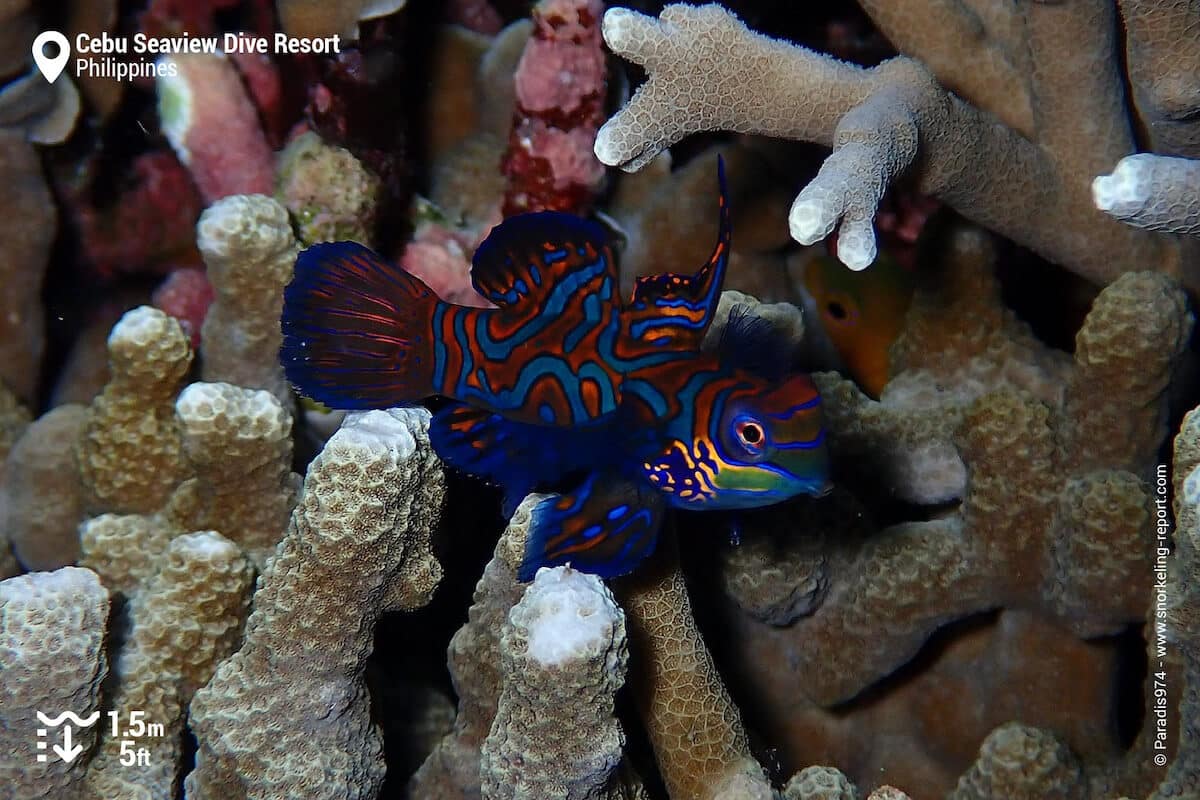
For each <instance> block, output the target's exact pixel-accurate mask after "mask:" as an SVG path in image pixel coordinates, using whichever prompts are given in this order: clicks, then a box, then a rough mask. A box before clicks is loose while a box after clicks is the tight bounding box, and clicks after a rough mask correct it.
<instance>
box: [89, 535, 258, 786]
mask: <svg viewBox="0 0 1200 800" xmlns="http://www.w3.org/2000/svg"><path fill="white" fill-rule="evenodd" d="M157 567H158V571H157V572H156V573H155V575H154V576H153V577H151V578H150V579H149V581H148V582H147V583H146V585H145V586H144V587H143V588H142V589H141V591H139V592H138V593H137V594H136V595H135V596H134V598H133V601H132V603H131V604H130V608H129V609H128V614H129V619H130V630H129V633H128V634H127V636H126V638H125V643H124V646H123V647H122V648H121V653H120V656H119V658H118V659H117V660H116V662H115V663H114V665H113V676H114V678H115V681H116V683H115V685H116V686H117V690H116V692H114V693H113V695H112V696H111V697H110V698H109V704H110V705H111V707H112V708H114V709H118V710H119V712H121V713H128V711H129V710H137V711H141V712H143V714H144V716H145V720H147V721H148V722H150V723H155V724H161V725H163V726H164V731H165V732H164V733H163V734H162V735H161V736H157V737H152V738H147V739H144V740H142V741H140V742H139V745H141V746H145V747H147V749H148V752H149V754H150V755H149V763H148V765H146V766H145V767H144V768H141V769H128V768H127V765H126V764H124V763H122V751H121V746H122V745H121V742H122V741H123V740H122V739H119V738H115V737H113V736H111V735H109V734H108V732H107V731H105V733H104V734H103V735H102V737H101V742H100V746H99V749H98V750H97V752H96V754H95V756H94V757H93V758H92V760H91V763H90V764H89V766H88V775H87V788H88V791H89V792H90V793H91V795H92V796H93V797H97V798H100V797H113V798H116V797H121V798H129V800H141V799H144V800H157V799H158V798H162V797H171V796H173V795H175V794H176V791H177V788H178V783H179V768H180V759H181V756H182V747H183V727H184V712H185V710H186V708H187V705H188V703H189V702H190V701H191V699H192V695H193V694H195V692H196V690H197V689H198V688H199V687H201V686H203V685H204V684H205V683H207V682H208V680H209V679H210V678H211V677H212V674H213V671H214V670H215V669H216V666H217V664H218V663H219V662H220V661H221V660H222V659H224V658H226V657H227V656H228V655H229V654H230V653H231V652H232V651H233V649H234V648H235V647H236V646H237V643H238V640H239V638H240V636H241V631H242V623H243V622H244V621H245V618H246V612H247V611H248V610H249V605H250V589H251V587H252V585H253V580H254V570H253V568H252V567H251V565H250V562H249V561H248V560H247V559H246V557H245V556H244V555H243V554H242V552H241V550H239V549H238V547H237V545H235V544H233V543H232V542H230V541H229V540H228V539H225V538H224V537H222V536H221V535H220V534H217V533H214V532H202V533H191V534H185V535H183V536H179V537H177V538H176V539H174V540H173V541H172V542H171V544H170V545H169V546H168V547H167V549H166V552H165V553H163V555H162V557H161V558H160V559H159V560H158V562H157Z"/></svg>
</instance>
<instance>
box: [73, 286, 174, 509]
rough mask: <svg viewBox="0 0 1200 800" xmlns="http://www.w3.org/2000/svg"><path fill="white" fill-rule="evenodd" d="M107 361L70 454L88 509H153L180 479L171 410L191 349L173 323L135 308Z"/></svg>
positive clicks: (115, 334)
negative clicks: (74, 458) (97, 393)
mask: <svg viewBox="0 0 1200 800" xmlns="http://www.w3.org/2000/svg"><path fill="white" fill-rule="evenodd" d="M108 356H109V368H110V370H111V377H110V379H109V382H108V384H107V385H106V386H105V387H104V391H103V392H102V393H101V395H100V396H99V397H98V398H96V399H95V400H94V401H93V402H92V406H91V408H90V409H89V410H88V419H87V424H86V428H85V430H84V435H83V438H82V439H81V440H80V442H79V445H78V447H77V451H76V452H77V458H78V462H79V474H80V476H81V478H82V480H83V484H84V487H85V489H86V490H87V493H88V505H89V507H90V508H92V509H105V510H110V511H118V512H126V513H128V512H134V513H146V512H150V511H154V510H156V509H157V508H159V507H161V506H162V504H163V503H164V502H166V499H167V497H168V496H169V495H170V493H171V491H172V490H173V489H174V488H175V485H176V484H178V483H179V481H180V480H182V479H183V477H184V475H186V474H187V465H186V463H185V462H184V458H183V444H182V442H181V440H180V437H179V431H178V429H177V427H176V425H175V413H174V404H175V395H176V394H177V393H178V392H179V389H180V386H181V385H182V383H183V380H184V377H185V376H186V375H187V372H188V369H189V368H190V367H191V364H192V350H191V347H190V346H189V344H188V338H187V336H185V335H184V333H183V329H182V328H181V327H180V326H179V323H178V322H177V321H176V320H175V319H173V318H171V317H168V316H167V315H166V314H164V313H163V312H161V311H159V310H158V309H154V308H150V307H148V306H141V307H139V308H136V309H134V310H133V311H130V312H129V313H127V314H126V315H125V316H123V317H122V318H121V321H120V322H118V323H117V324H116V326H115V327H113V330H112V333H111V334H110V335H109V337H108Z"/></svg>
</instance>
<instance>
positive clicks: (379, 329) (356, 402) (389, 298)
mask: <svg viewBox="0 0 1200 800" xmlns="http://www.w3.org/2000/svg"><path fill="white" fill-rule="evenodd" d="M438 302H439V301H438V298H437V295H436V294H434V292H433V291H432V290H431V289H430V288H429V287H428V286H426V285H425V284H424V283H422V282H421V280H420V279H418V278H416V277H414V276H412V275H410V274H408V273H407V272H405V271H404V270H403V269H401V268H400V267H398V266H396V265H394V264H391V263H389V262H388V261H386V260H384V259H383V258H382V257H381V256H379V255H378V254H377V253H375V252H373V251H371V250H370V249H368V248H366V247H363V246H362V245H360V244H357V243H355V242H327V243H323V244H315V245H313V246H312V247H309V248H308V249H306V250H304V251H303V252H301V253H300V255H299V256H298V257H297V258H296V272H295V275H294V276H293V277H292V282H291V283H289V284H288V286H287V289H286V290H284V294H283V317H282V321H281V326H282V328H283V347H282V348H281V350H280V360H281V362H282V363H283V370H284V372H285V373H286V374H287V377H288V380H289V381H291V382H292V383H293V384H294V385H295V387H296V389H297V391H299V392H300V393H301V394H303V395H305V396H307V397H311V398H312V399H314V400H318V401H320V402H321V403H324V404H325V405H327V406H329V407H330V408H345V409H370V408H390V407H392V406H397V405H401V404H404V403H415V402H417V401H419V400H422V399H424V398H426V397H428V396H429V395H431V394H433V391H434V390H433V371H434V347H433V345H434V343H433V324H432V318H433V313H434V310H435V309H436V307H437V304H438Z"/></svg>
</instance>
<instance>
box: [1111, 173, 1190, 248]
mask: <svg viewBox="0 0 1200 800" xmlns="http://www.w3.org/2000/svg"><path fill="white" fill-rule="evenodd" d="M1092 197H1093V199H1094V200H1095V202H1096V207H1097V208H1099V209H1100V210H1101V211H1104V212H1106V213H1107V214H1109V215H1110V216H1112V217H1115V218H1116V219H1119V220H1121V221H1122V222H1125V223H1127V224H1129V225H1132V226H1134V227H1135V228H1143V229H1145V230H1148V231H1165V232H1167V233H1182V234H1186V235H1191V236H1200V161H1193V160H1191V159H1187V158H1171V157H1168V156H1156V155H1153V154H1150V153H1139V154H1137V155H1134V156H1126V157H1125V158H1122V159H1121V160H1120V161H1119V162H1118V163H1117V166H1116V168H1115V169H1114V170H1113V171H1112V174H1111V175H1101V176H1100V177H1098V178H1096V180H1094V181H1093V182H1092Z"/></svg>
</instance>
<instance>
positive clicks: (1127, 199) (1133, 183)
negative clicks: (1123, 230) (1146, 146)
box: [1092, 155, 1148, 214]
mask: <svg viewBox="0 0 1200 800" xmlns="http://www.w3.org/2000/svg"><path fill="white" fill-rule="evenodd" d="M1142 160H1143V157H1142V156H1141V155H1135V156H1126V157H1125V158H1123V159H1121V160H1120V161H1119V162H1117V166H1116V169H1114V170H1113V171H1112V174H1111V175H1100V176H1099V177H1097V178H1096V179H1095V180H1093V181H1092V201H1093V202H1094V203H1095V204H1096V208H1098V209H1100V210H1101V211H1106V212H1108V213H1110V214H1128V213H1130V212H1132V211H1134V210H1136V209H1137V208H1140V207H1141V206H1142V205H1143V204H1144V203H1145V202H1146V195H1147V191H1146V190H1147V188H1148V187H1147V182H1146V181H1144V180H1143V179H1142V178H1143V164H1142Z"/></svg>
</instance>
